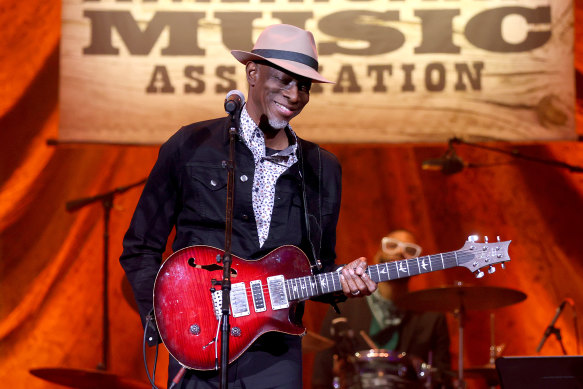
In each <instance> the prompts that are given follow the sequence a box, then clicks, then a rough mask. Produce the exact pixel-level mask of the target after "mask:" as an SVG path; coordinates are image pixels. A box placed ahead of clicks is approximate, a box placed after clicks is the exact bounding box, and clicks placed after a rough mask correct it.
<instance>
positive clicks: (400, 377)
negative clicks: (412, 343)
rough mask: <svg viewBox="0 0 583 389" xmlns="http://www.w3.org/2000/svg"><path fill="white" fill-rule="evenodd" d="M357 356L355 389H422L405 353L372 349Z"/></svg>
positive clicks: (353, 380) (353, 382) (353, 381)
mask: <svg viewBox="0 0 583 389" xmlns="http://www.w3.org/2000/svg"><path fill="white" fill-rule="evenodd" d="M354 356H355V364H356V366H355V371H356V374H358V377H354V378H353V379H352V385H353V387H354V388H359V389H371V388H386V389H417V388H422V387H423V383H422V382H421V381H420V380H419V377H418V375H417V372H416V370H415V367H414V366H413V363H412V362H411V360H410V359H409V358H408V357H407V356H406V355H405V353H398V352H396V351H390V350H382V349H370V350H364V351H359V352H357V353H355V354H354ZM358 384H360V385H358Z"/></svg>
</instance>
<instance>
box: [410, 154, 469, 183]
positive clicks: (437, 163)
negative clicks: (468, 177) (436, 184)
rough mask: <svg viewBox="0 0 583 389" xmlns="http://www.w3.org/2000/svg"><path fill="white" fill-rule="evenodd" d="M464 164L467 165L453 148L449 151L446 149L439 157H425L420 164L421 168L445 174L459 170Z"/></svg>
mask: <svg viewBox="0 0 583 389" xmlns="http://www.w3.org/2000/svg"><path fill="white" fill-rule="evenodd" d="M466 166H468V164H467V163H466V162H464V161H463V160H462V159H461V158H460V156H458V155H457V154H456V152H455V150H453V149H451V151H450V150H448V151H447V152H446V153H445V154H444V155H442V156H441V157H439V158H434V159H427V160H425V161H423V163H422V164H421V169H423V170H438V171H441V172H442V173H443V174H445V175H446V176H447V175H450V174H455V173H459V172H461V171H462V170H464V168H465V167H466Z"/></svg>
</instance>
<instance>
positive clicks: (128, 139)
mask: <svg viewBox="0 0 583 389" xmlns="http://www.w3.org/2000/svg"><path fill="white" fill-rule="evenodd" d="M62 17H63V30H62V40H61V74H60V129H59V139H60V140H61V141H71V142H100V143H102V142H105V143H133V144H135V143H140V144H157V143H161V142H164V141H165V140H166V139H167V138H168V137H169V136H170V135H171V134H172V133H174V132H175V131H176V130H177V129H178V128H179V127H180V126H182V125H186V124H189V123H192V122H195V121H200V120H206V119H210V118H215V117H219V116H224V115H225V113H224V110H223V100H224V97H225V95H226V93H227V92H228V91H230V90H233V89H239V90H241V91H243V92H244V93H246V91H247V85H246V81H245V68H244V66H243V65H242V64H240V63H239V62H237V60H235V59H234V58H233V57H232V56H231V54H230V51H231V50H233V49H238V50H251V48H252V46H253V42H254V41H255V39H256V38H257V36H258V35H259V33H260V32H261V31H262V30H263V29H264V28H265V27H266V26H269V25H271V24H275V23H287V24H293V25H296V26H298V27H301V28H304V29H307V30H310V31H311V32H312V33H313V34H314V37H315V39H316V42H317V46H318V51H319V56H320V58H319V60H320V61H319V62H320V72H321V73H322V74H323V75H324V77H326V78H328V79H330V80H333V81H336V84H335V85H320V84H314V85H313V87H312V91H311V96H310V102H309V104H308V105H307V106H306V108H304V111H303V112H302V113H301V114H300V115H299V116H298V117H297V118H295V119H294V120H293V121H292V122H291V125H292V127H293V128H294V130H296V132H297V133H298V134H300V135H301V136H303V137H305V138H306V139H309V140H313V141H317V142H438V141H446V140H447V139H450V138H452V137H454V136H456V137H460V138H464V139H466V140H507V141H528V140H560V139H574V138H575V137H576V133H575V122H574V105H575V93H574V89H575V86H574V68H573V34H574V31H573V9H572V1H571V0H458V1H455V0H454V1H452V0H433V1H429V0H401V1H397V0H370V1H367V0H358V1H357V0H353V1H349V0H262V1H259V0H222V1H218V0H182V1H180V0H117V1H114V0H101V1H100V0H85V1H83V0H63V16H62Z"/></svg>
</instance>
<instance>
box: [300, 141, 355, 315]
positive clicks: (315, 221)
mask: <svg viewBox="0 0 583 389" xmlns="http://www.w3.org/2000/svg"><path fill="white" fill-rule="evenodd" d="M298 159H299V163H300V176H301V181H302V183H301V186H302V204H303V208H304V224H305V226H306V235H307V236H308V244H309V246H310V250H311V252H312V253H311V254H312V255H308V259H309V260H310V266H311V268H312V273H318V272H319V270H321V269H322V262H321V261H320V251H321V248H322V150H321V149H320V146H318V145H317V144H315V143H312V142H308V141H305V140H303V139H301V138H300V139H299V147H298ZM304 160H305V162H306V163H304ZM316 288H317V290H318V294H323V291H322V289H321V286H320V283H319V282H316ZM345 299H346V297H344V296H341V297H340V296H337V297H334V298H332V299H327V300H326V301H325V302H328V303H329V304H330V305H332V308H333V309H334V311H336V313H337V314H340V309H339V308H338V305H337V304H336V303H337V302H339V301H343V300H345Z"/></svg>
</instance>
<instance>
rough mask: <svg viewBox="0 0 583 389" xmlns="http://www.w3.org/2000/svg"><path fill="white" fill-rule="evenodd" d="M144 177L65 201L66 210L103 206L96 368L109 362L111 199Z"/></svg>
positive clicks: (102, 366) (140, 182) (137, 183)
mask: <svg viewBox="0 0 583 389" xmlns="http://www.w3.org/2000/svg"><path fill="white" fill-rule="evenodd" d="M146 180H147V179H146V178H144V179H142V180H140V181H138V182H135V183H133V184H130V185H126V186H120V187H118V188H115V189H114V190H111V191H109V192H106V193H102V194H98V195H96V196H91V197H84V198H80V199H76V200H71V201H67V203H66V204H65V209H66V210H67V212H75V211H77V210H79V209H81V208H83V207H85V206H87V205H89V204H93V203H95V202H97V201H101V204H102V206H103V289H102V293H103V315H102V330H103V343H102V350H101V353H102V354H101V362H100V363H99V364H98V365H97V369H98V370H107V367H108V364H109V296H108V289H109V288H108V280H109V263H108V262H109V216H110V214H111V208H113V199H114V197H115V195H116V194H118V193H124V192H125V191H127V190H129V189H131V188H133V187H136V186H139V185H142V184H143V183H145V182H146Z"/></svg>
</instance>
